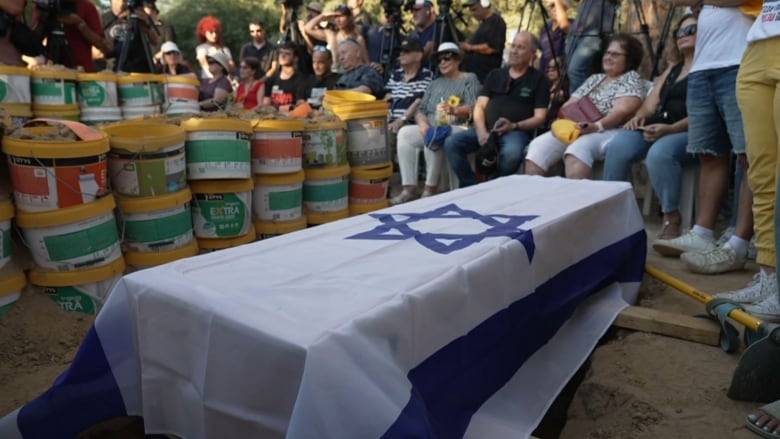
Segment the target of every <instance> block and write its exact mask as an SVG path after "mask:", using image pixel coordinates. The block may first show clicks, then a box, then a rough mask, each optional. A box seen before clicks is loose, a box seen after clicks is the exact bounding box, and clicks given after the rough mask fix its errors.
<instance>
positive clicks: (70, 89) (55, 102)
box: [30, 67, 80, 121]
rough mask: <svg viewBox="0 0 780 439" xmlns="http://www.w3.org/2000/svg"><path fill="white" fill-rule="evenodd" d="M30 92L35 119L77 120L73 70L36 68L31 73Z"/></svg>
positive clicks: (75, 76) (74, 72)
mask: <svg viewBox="0 0 780 439" xmlns="http://www.w3.org/2000/svg"><path fill="white" fill-rule="evenodd" d="M31 76H32V77H31V80H30V90H31V92H32V110H33V114H34V115H35V117H48V118H51V119H67V120H72V121H78V120H79V115H80V111H79V104H78V99H77V97H76V82H77V79H78V73H77V72H76V71H75V70H67V69H52V68H45V67H42V68H38V69H36V70H33V71H32V75H31Z"/></svg>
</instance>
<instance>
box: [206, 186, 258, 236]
mask: <svg viewBox="0 0 780 439" xmlns="http://www.w3.org/2000/svg"><path fill="white" fill-rule="evenodd" d="M194 200H195V202H194V203H193V205H192V219H193V224H194V226H195V236H197V237H198V238H233V237H236V236H242V235H245V234H247V233H248V232H249V228H250V226H251V224H252V222H251V221H250V219H251V218H250V217H251V213H250V211H249V206H250V203H251V201H250V200H251V192H240V193H226V194H195V195H194Z"/></svg>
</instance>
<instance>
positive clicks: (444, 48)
mask: <svg viewBox="0 0 780 439" xmlns="http://www.w3.org/2000/svg"><path fill="white" fill-rule="evenodd" d="M447 52H452V53H457V54H458V55H462V54H463V52H462V51H461V50H460V47H458V45H457V44H455V43H451V42H449V41H447V42H446V43H441V44H439V50H437V51H436V54H437V55H439V54H442V53H447Z"/></svg>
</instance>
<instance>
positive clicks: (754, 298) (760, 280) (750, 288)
mask: <svg viewBox="0 0 780 439" xmlns="http://www.w3.org/2000/svg"><path fill="white" fill-rule="evenodd" d="M772 294H777V278H776V277H775V274H774V273H772V274H771V275H768V274H766V273H764V272H763V271H759V272H758V273H756V274H755V275H754V276H753V280H752V281H750V283H749V284H748V285H747V286H746V287H745V288H742V289H739V290H736V291H729V292H725V293H718V294H716V295H715V296H714V297H715V298H717V299H726V300H730V301H732V302H736V303H744V304H750V303H757V302H761V301H763V300H764V299H766V298H767V297H770V296H771V295H772ZM778 304H779V305H778V306H780V302H778Z"/></svg>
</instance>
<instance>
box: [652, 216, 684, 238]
mask: <svg viewBox="0 0 780 439" xmlns="http://www.w3.org/2000/svg"><path fill="white" fill-rule="evenodd" d="M680 225H681V222H680V221H668V220H667V221H664V224H663V226H662V227H661V231H660V232H658V236H657V237H656V239H674V238H677V237H678V236H680V235H682V230H680Z"/></svg>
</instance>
